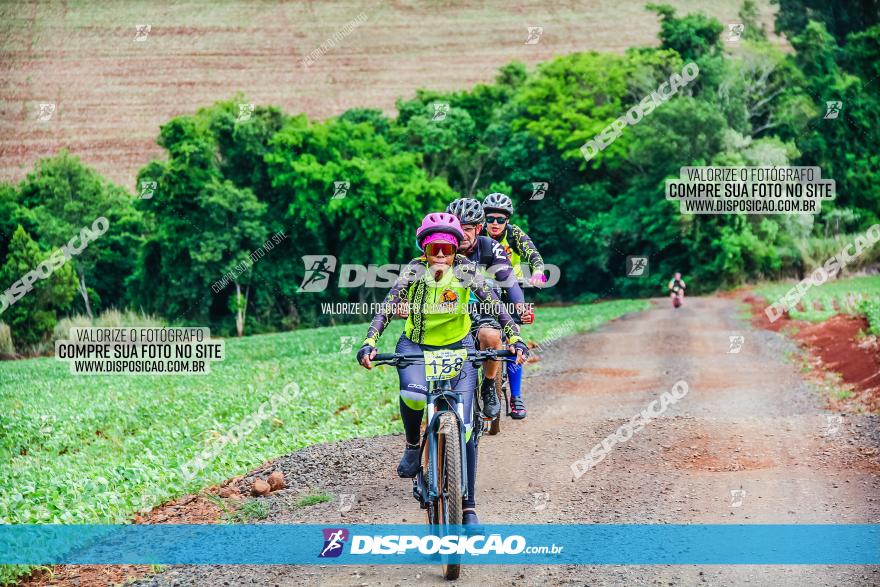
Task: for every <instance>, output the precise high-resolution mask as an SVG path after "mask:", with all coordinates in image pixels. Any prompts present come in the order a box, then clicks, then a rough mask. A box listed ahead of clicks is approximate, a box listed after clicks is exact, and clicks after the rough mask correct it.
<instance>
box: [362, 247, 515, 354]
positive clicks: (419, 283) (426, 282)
mask: <svg viewBox="0 0 880 587" xmlns="http://www.w3.org/2000/svg"><path fill="white" fill-rule="evenodd" d="M470 292H473V293H474V295H475V296H476V297H477V300H478V302H481V303H483V304H485V310H488V312H489V313H491V314H492V315H494V316H495V317H496V318H497V320H498V322H499V324H501V328H502V329H503V330H504V334H505V335H506V336H507V339H508V341H509V342H510V343H511V344H513V343H515V342H517V341H518V340H520V337H519V327H518V326H517V325H516V323H515V322H514V321H513V318H511V317H510V315H509V314H508V313H507V312H506V310H505V309H504V306H503V304H501V300H499V299H498V296H497V295H495V293H494V292H493V291H492V289H491V288H490V287H489V286H488V284H487V283H486V281H485V279H484V278H483V276H482V275H481V274H480V273H479V270H478V268H477V265H476V263H473V262H472V261H469V260H468V259H467V257H465V256H463V255H456V256H455V260H454V261H453V264H452V267H451V270H448V271H446V272H445V273H444V274H443V276H442V277H441V278H440V279H439V280H435V279H434V275H433V273H432V272H431V271H430V270H429V269H428V267H427V260H426V259H425V257H419V258H417V259H413V260H412V261H410V263H409V264H408V265H407V266H406V267H405V268H404V270H403V271H402V272H401V274H400V277H399V278H398V279H397V282H396V283H395V284H394V286H393V287H392V288H391V291H389V292H388V295H386V296H385V300H384V301H383V302H382V305H381V309H380V311H379V312H377V313H376V315H375V316H373V321H372V322H371V323H370V327H369V329H368V330H367V338H366V339H365V340H364V343H365V344H369V345H370V346H374V347H375V346H377V343H378V340H379V337H380V336H381V335H382V331H384V330H385V328H386V327H387V326H388V323H389V322H390V321H391V318H392V317H393V315H394V314H395V307H396V306H398V305H402V304H407V305H408V310H409V315H408V316H407V319H406V326H405V327H404V335H405V336H406V337H407V338H408V339H410V340H411V341H413V342H414V343H416V344H425V345H431V346H446V345H449V344H452V343H454V342H458V341H459V340H461V339H463V338H464V337H466V336H467V335H468V334H469V333H470V329H471V317H470V313H469V312H468V301H469V297H470ZM485 310H484V313H486V312H485Z"/></svg>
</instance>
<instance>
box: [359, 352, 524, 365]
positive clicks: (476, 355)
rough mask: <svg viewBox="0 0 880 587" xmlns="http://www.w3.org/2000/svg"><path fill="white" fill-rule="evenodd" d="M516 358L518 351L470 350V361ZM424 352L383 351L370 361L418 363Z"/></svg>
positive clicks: (422, 358)
mask: <svg viewBox="0 0 880 587" xmlns="http://www.w3.org/2000/svg"><path fill="white" fill-rule="evenodd" d="M506 358H516V353H514V352H511V351H507V350H496V349H486V350H484V351H468V354H467V360H468V361H485V360H487V359H506ZM424 360H425V355H423V354H421V353H420V354H410V355H407V354H404V353H381V354H378V355H376V356H375V357H373V358H372V359H371V360H370V362H371V363H373V364H374V365H394V364H397V363H401V362H403V363H418V362H424Z"/></svg>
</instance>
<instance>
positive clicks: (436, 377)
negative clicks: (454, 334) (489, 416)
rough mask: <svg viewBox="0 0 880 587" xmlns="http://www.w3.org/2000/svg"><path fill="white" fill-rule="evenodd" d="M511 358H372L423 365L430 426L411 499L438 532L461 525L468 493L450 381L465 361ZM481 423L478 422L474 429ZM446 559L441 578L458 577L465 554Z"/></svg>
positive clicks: (490, 353)
mask: <svg viewBox="0 0 880 587" xmlns="http://www.w3.org/2000/svg"><path fill="white" fill-rule="evenodd" d="M507 357H516V355H515V354H514V353H512V352H511V351H507V350H495V349H488V350H485V351H475V350H469V349H438V350H434V351H427V350H426V351H424V352H423V354H402V353H386V354H379V355H376V356H375V358H374V359H373V364H374V365H392V366H394V367H406V366H409V365H414V364H423V365H425V379H426V380H427V383H428V391H427V403H428V406H427V409H426V410H425V417H426V419H427V426H426V427H425V431H424V433H423V434H422V441H421V446H420V450H421V461H422V467H421V469H420V470H419V472H418V474H416V476H415V478H414V479H413V497H415V498H416V500H417V501H418V502H419V505H420V507H421V508H422V509H424V510H427V512H426V513H427V517H428V525H429V526H431V527H432V530H435V533H436V534H437V535H438V536H442V535H444V534H448V533H449V532H448V531H447V530H446V529H447V528H448V527H449V526H455V525H460V524H461V523H462V511H461V510H462V507H461V500H462V498H465V497H467V478H468V476H467V459H466V457H465V447H464V445H465V427H464V403H463V402H462V397H461V396H462V392H460V391H455V390H453V389H452V379H453V378H454V377H456V376H457V375H458V374H459V373H461V369H462V367H463V366H464V363H465V362H466V361H468V362H471V363H473V364H474V366H475V367H478V366H479V365H480V364H481V363H482V362H483V361H485V360H488V359H500V358H507ZM475 394H476V390H475ZM474 403H475V404H476V398H474ZM477 426H478V424H477V421H476V420H474V427H475V429H476V427H477ZM472 433H477V431H476V430H475V431H474V432H472ZM456 533H457V531H456ZM442 561H443V563H442V564H443V576H444V577H445V578H446V579H457V578H458V576H459V574H460V573H461V557H460V556H458V555H446V556H443V557H442Z"/></svg>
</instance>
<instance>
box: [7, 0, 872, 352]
mask: <svg viewBox="0 0 880 587" xmlns="http://www.w3.org/2000/svg"><path fill="white" fill-rule="evenodd" d="M779 3H780V10H779V13H778V14H777V17H776V28H777V32H779V33H784V34H785V35H786V37H787V38H788V40H789V42H790V44H791V46H792V48H793V51H788V52H786V51H783V50H780V49H779V48H776V47H774V46H773V45H771V43H770V42H769V41H768V39H767V33H766V31H765V30H764V29H763V27H762V25H761V23H760V21H759V19H758V13H757V10H756V8H755V6H754V4H753V3H752V2H751V1H750V0H747V1H746V2H744V3H743V5H742V8H741V10H740V13H739V16H740V21H741V22H742V24H743V25H744V28H743V29H742V38H741V39H739V40H738V41H736V42H735V43H732V42H731V41H729V40H728V30H727V28H726V27H725V26H724V25H722V24H721V23H720V22H719V21H717V20H716V19H713V18H709V17H707V16H705V15H702V14H699V13H692V14H687V15H684V16H679V15H677V14H676V12H675V10H674V9H672V8H671V7H669V6H666V5H652V4H649V5H648V6H647V9H649V10H652V11H654V12H655V13H656V14H657V16H658V19H659V21H660V32H659V41H660V42H659V46H657V47H636V48H631V49H629V50H627V51H626V52H625V53H624V54H623V55H616V54H607V53H598V52H593V51H590V52H582V53H575V54H571V55H565V56H561V57H558V58H555V59H553V60H552V61H549V62H546V63H543V64H540V65H539V66H537V67H536V68H535V69H534V70H532V71H529V70H528V69H527V68H526V67H525V66H524V65H522V64H521V63H516V62H514V63H511V64H508V65H506V66H504V67H502V68H501V69H500V70H499V72H498V74H497V77H496V79H495V81H494V83H490V84H479V85H477V86H475V87H473V88H471V89H469V90H466V91H455V92H437V91H431V90H419V91H417V92H416V94H415V96H414V97H412V98H409V99H400V100H398V102H397V105H396V106H397V115H396V116H393V117H391V116H387V115H385V114H384V113H383V112H381V111H380V110H376V109H370V108H355V109H351V110H348V111H347V112H345V113H343V114H341V115H340V116H337V117H334V118H330V119H328V120H309V119H308V118H307V117H306V116H305V115H303V114H296V115H292V114H288V113H285V112H283V111H281V110H280V109H279V108H277V107H274V106H263V105H257V106H256V107H255V108H253V110H252V111H251V110H250V109H243V108H242V107H241V106H240V104H242V103H246V102H247V99H246V98H245V97H244V96H236V97H234V98H232V99H230V100H225V101H221V102H218V103H216V104H214V105H212V106H210V107H206V108H202V109H200V110H199V111H197V112H196V113H195V114H192V115H186V116H179V117H176V118H174V119H172V120H170V121H168V122H167V123H166V124H164V125H162V126H161V128H160V131H159V136H158V138H157V142H158V144H159V145H160V146H161V147H162V148H163V149H164V150H165V152H166V156H165V157H164V158H163V159H161V160H154V161H151V162H150V163H148V164H147V165H146V166H144V167H143V168H142V169H141V170H140V172H139V173H138V178H137V183H136V189H135V191H134V193H132V192H131V191H130V190H128V189H126V188H124V187H121V186H118V185H114V184H112V183H111V182H109V181H107V180H106V179H104V178H103V177H101V176H100V175H99V174H98V173H97V172H96V171H95V170H93V169H91V168H90V167H88V166H86V165H84V164H83V163H82V162H81V161H80V160H79V159H78V158H77V157H75V156H74V155H71V154H70V153H67V152H66V151H62V152H60V153H59V154H58V155H57V156H54V157H50V158H47V159H43V160H41V161H39V162H38V163H37V164H36V165H35V168H34V170H33V171H32V172H31V173H30V174H29V175H28V176H27V177H26V178H25V179H24V180H23V181H22V182H20V183H19V184H17V185H13V184H9V183H4V184H0V290H3V289H6V288H9V287H11V286H12V285H13V284H15V283H16V282H17V281H19V280H20V279H21V278H22V276H23V275H25V274H26V273H28V272H29V271H32V270H33V269H34V268H35V267H37V266H38V265H40V263H41V262H43V261H44V260H45V259H46V258H48V257H50V256H51V255H52V254H53V253H55V254H56V259H58V257H57V250H58V249H59V247H61V246H62V245H63V244H64V243H68V241H70V239H71V238H73V237H74V236H76V235H79V234H80V231H81V230H82V229H83V227H88V226H90V225H91V224H92V223H93V221H95V219H97V218H105V219H106V220H107V222H108V228H107V230H106V232H105V233H102V234H101V235H100V236H97V237H96V238H95V239H94V240H92V241H90V242H89V244H88V246H87V247H84V248H83V249H82V250H81V251H80V252H78V253H77V254H75V255H71V256H70V257H69V259H68V260H67V262H66V263H64V264H63V265H61V266H59V267H57V268H55V269H54V271H53V272H52V273H51V275H50V276H48V277H45V278H40V279H37V280H36V281H34V282H33V283H32V284H31V285H32V289H31V290H30V291H29V292H28V293H27V295H24V296H22V297H20V298H18V299H16V300H15V302H14V303H11V304H10V303H9V298H10V297H14V296H10V295H8V293H9V292H8V290H7V296H6V298H7V301H6V308H5V310H4V311H3V313H2V314H0V320H2V321H4V322H6V323H7V324H8V325H9V326H10V328H11V330H12V336H13V340H14V341H15V342H16V346H17V347H21V346H25V347H26V346H27V345H30V344H35V343H37V342H39V341H45V340H46V339H47V337H48V336H49V333H50V332H51V330H52V327H53V326H54V324H55V322H56V321H57V320H58V318H59V317H61V316H65V315H69V314H85V315H88V316H90V317H91V316H94V315H95V314H96V313H98V312H101V311H103V310H106V309H108V308H131V309H136V310H139V311H143V312H147V313H150V314H154V315H157V316H160V317H162V318H164V319H165V320H167V321H169V322H174V323H197V324H199V325H206V324H207V325H210V326H212V327H213V328H215V329H218V330H219V331H221V332H224V333H230V332H234V331H236V330H237V331H239V332H241V331H243V330H244V327H245V316H246V324H247V331H248V332H250V333H255V332H266V331H274V330H279V329H292V328H296V327H299V326H301V325H317V324H326V323H328V321H329V320H331V318H330V317H327V316H322V315H321V314H320V304H321V302H326V301H328V300H333V301H339V300H348V301H360V302H364V301H376V300H378V299H380V298H381V296H382V295H384V291H373V290H370V289H364V288H359V289H350V290H347V289H340V288H339V287H338V286H337V285H335V284H333V283H331V284H330V285H329V287H328V288H327V289H326V290H325V291H323V292H320V293H309V294H305V293H300V292H299V291H298V290H299V284H300V283H301V282H302V280H303V277H304V274H305V271H306V267H305V266H304V264H303V263H302V262H301V260H300V259H301V257H302V256H303V255H311V254H326V255H333V256H335V257H336V258H337V262H338V263H339V264H344V263H363V264H384V263H403V262H405V261H406V260H408V259H409V258H411V257H413V256H415V255H416V254H417V249H416V248H415V244H414V242H413V231H414V229H415V227H416V226H417V225H418V222H419V221H420V219H421V218H422V216H423V215H424V214H426V213H427V212H430V211H437V210H442V209H444V208H445V206H446V204H447V203H448V202H449V201H450V200H452V199H454V198H456V197H461V196H470V197H480V196H482V195H484V194H486V193H489V192H494V191H501V192H504V193H507V194H509V195H510V196H511V197H512V198H513V199H514V202H515V203H516V205H517V207H516V213H515V216H514V220H513V221H514V222H515V223H516V224H519V225H521V226H523V227H524V228H525V229H526V230H527V232H528V233H529V234H530V235H531V237H532V239H533V240H534V241H535V243H536V244H537V246H538V247H539V249H540V251H541V253H542V255H543V256H544V258H545V260H546V261H547V262H548V263H554V264H556V265H557V266H559V267H560V268H561V271H562V279H561V281H560V283H559V284H558V286H556V287H554V288H552V289H550V290H545V291H541V292H539V293H538V294H537V298H538V299H539V300H545V301H546V300H551V299H554V300H568V301H589V300H591V299H596V298H608V297H618V296H645V295H657V294H659V293H662V291H663V290H662V285H663V283H664V282H665V280H668V277H669V275H670V274H671V273H672V272H674V271H680V272H682V273H683V274H684V275H685V276H686V278H688V280H689V285H692V286H693V289H694V290H695V291H698V292H699V291H704V292H705V291H712V290H714V289H716V288H722V287H732V286H736V285H739V284H741V283H743V282H745V281H748V280H756V279H775V278H782V277H790V276H798V277H799V276H801V275H803V273H804V272H805V271H806V270H807V269H809V268H811V267H812V266H814V265H816V264H817V263H821V262H822V260H823V259H824V257H823V255H826V253H828V252H829V251H831V250H833V249H834V246H835V243H836V242H837V241H836V240H835V237H837V236H838V235H840V234H843V233H848V232H855V231H858V230H860V229H864V228H865V227H867V226H870V225H871V224H874V223H876V222H877V221H878V213H880V194H878V191H877V189H876V187H875V186H876V185H878V183H880V182H878V180H880V154H878V153H877V150H876V145H877V144H880V130H878V128H877V127H876V121H877V120H878V119H880V94H878V93H877V91H876V87H877V83H878V81H877V79H878V76H880V25H878V15H877V14H876V10H873V11H872V10H871V2H870V1H868V0H865V1H864V2H857V3H855V4H854V5H853V7H851V8H850V9H848V10H846V11H844V10H837V9H832V8H827V7H825V6H824V5H823V4H822V3H818V2H811V1H795V0H779ZM808 17H809V18H808ZM811 19H812V20H811ZM688 63H695V64H696V65H697V66H698V67H699V75H698V76H697V77H696V78H695V79H694V80H693V81H691V82H690V83H688V84H687V85H686V87H682V88H680V89H679V90H678V91H677V93H676V94H675V95H674V96H672V97H671V98H670V99H669V100H668V101H666V102H664V103H663V104H662V105H659V106H658V107H656V108H655V109H654V110H653V111H652V112H651V113H650V115H648V116H645V117H644V118H642V119H641V120H640V121H639V122H638V124H636V125H633V126H629V127H628V128H626V130H625V131H623V132H621V133H620V134H619V136H618V137H617V138H616V140H614V142H613V143H612V144H610V145H609V146H608V147H607V148H605V149H603V150H601V151H600V152H598V153H595V156H593V157H591V158H590V159H589V160H587V159H585V157H584V153H583V152H582V151H581V147H582V146H583V145H584V144H585V143H586V142H587V141H590V140H591V139H594V138H595V137H596V136H597V135H598V134H600V133H601V132H602V131H603V129H605V128H606V127H608V126H609V124H611V123H612V121H614V120H615V119H617V118H618V117H620V116H622V115H624V114H625V113H626V112H627V110H628V109H630V108H631V107H633V106H634V105H636V104H638V103H639V102H640V101H641V100H643V99H644V98H645V97H646V96H650V95H651V93H652V92H653V91H655V90H656V89H657V87H658V86H659V85H660V84H661V83H663V82H664V81H666V80H668V79H669V78H670V76H671V75H673V74H676V73H680V72H681V71H682V68H683V67H684V66H685V65H686V64H688ZM872 90H873V91H872ZM828 101H839V102H841V103H842V108H841V110H840V114H839V116H838V117H837V118H831V119H829V118H825V114H826V102H828ZM242 112H245V115H242ZM700 165H719V166H720V165H727V166H735V165H777V166H784V165H811V166H819V167H821V169H822V177H825V178H833V179H835V180H836V182H837V198H836V200H835V201H834V202H826V203H824V204H823V209H822V213H821V214H820V215H816V216H796V215H776V216H769V215H748V216H747V215H705V216H703V215H682V214H680V213H679V209H678V204H677V203H673V202H669V201H666V200H665V198H664V195H663V194H664V181H665V179H667V178H670V177H677V176H678V173H679V168H680V167H683V166H700ZM545 183H546V184H547V186H546V188H544V187H543V184H545ZM535 184H538V185H540V186H542V187H541V188H540V189H542V190H543V189H545V190H546V194H543V197H534V196H535V194H536V190H537V189H538V188H537V187H536V186H535ZM340 194H341V197H340ZM278 234H284V235H286V238H284V239H279V242H277V243H275V245H274V246H273V248H272V249H271V250H270V251H266V252H265V254H264V255H261V256H260V258H259V260H258V261H255V262H250V263H248V260H249V259H251V257H252V254H253V253H254V251H256V250H259V249H261V248H263V246H264V244H265V243H266V242H267V240H268V239H270V238H271V237H272V236H273V235H278ZM628 255H643V256H648V257H649V259H650V273H649V275H648V276H647V277H645V278H644V279H632V278H628V277H626V275H625V271H624V267H625V258H626V256H628ZM826 256H827V255H826ZM243 266H246V270H240V268H241V267H243ZM231 275H234V278H233V279H232V280H231V281H232V283H231V284H230V287H225V286H224V287H223V288H220V291H214V290H215V289H217V288H216V287H214V288H212V285H213V284H215V283H216V282H218V280H220V279H221V278H223V277H224V276H227V280H228V279H229V276H231ZM336 319H339V317H336Z"/></svg>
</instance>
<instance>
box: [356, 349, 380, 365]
mask: <svg viewBox="0 0 880 587" xmlns="http://www.w3.org/2000/svg"><path fill="white" fill-rule="evenodd" d="M374 350H376V347H374V346H370V345H368V344H365V345H364V346H362V347H361V349H360V350H359V351H358V354H357V361H358V363H360V364H361V365H363V364H364V357H369V356H370V353H372V352H373V351H374Z"/></svg>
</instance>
